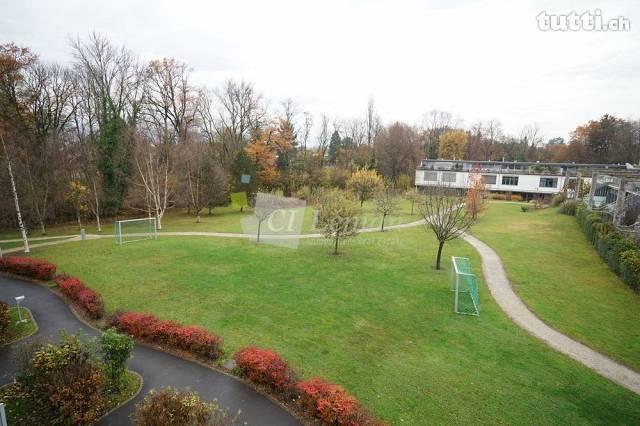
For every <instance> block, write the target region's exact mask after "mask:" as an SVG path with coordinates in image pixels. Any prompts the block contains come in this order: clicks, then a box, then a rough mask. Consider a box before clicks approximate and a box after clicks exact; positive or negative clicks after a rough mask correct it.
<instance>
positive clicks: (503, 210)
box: [472, 202, 640, 371]
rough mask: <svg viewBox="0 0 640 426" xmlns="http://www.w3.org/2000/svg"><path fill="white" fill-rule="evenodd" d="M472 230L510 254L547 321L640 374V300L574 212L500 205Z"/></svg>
mask: <svg viewBox="0 0 640 426" xmlns="http://www.w3.org/2000/svg"><path fill="white" fill-rule="evenodd" d="M472 232H473V234H475V235H476V236H477V237H478V238H480V239H481V240H483V241H485V242H486V243H487V244H489V245H490V246H491V247H493V248H494V249H495V250H496V252H497V253H498V254H499V255H500V257H502V260H503V261H504V264H505V268H506V270H507V273H508V275H509V279H510V280H511V282H512V283H513V285H514V287H515V290H516V291H517V293H518V294H519V295H520V296H521V297H522V299H523V300H524V301H525V303H526V304H527V305H528V306H529V307H530V308H531V309H532V310H533V311H534V312H535V313H536V314H537V315H538V316H540V318H542V319H543V320H544V321H545V322H547V323H548V324H550V325H551V326H553V327H555V328H557V329H558V330H560V331H562V332H564V333H566V334H568V335H570V336H572V337H574V338H576V339H578V340H580V341H581V342H583V343H585V344H587V345H588V346H590V347H592V348H594V349H596V350H598V351H601V352H603V353H605V354H607V355H609V356H611V357H612V358H615V359H617V360H619V361H621V362H623V363H625V364H627V365H628V366H630V367H632V368H635V369H636V370H638V371H640V327H638V320H639V319H640V297H638V295H636V294H634V293H633V291H632V290H631V289H630V288H629V287H627V286H626V285H624V283H623V282H622V281H621V280H620V279H619V278H618V277H617V276H616V275H615V274H614V273H612V272H611V271H609V269H608V267H607V265H606V264H605V263H604V262H603V261H602V259H601V258H600V257H599V256H598V254H597V253H596V251H595V250H594V248H593V247H592V246H591V245H590V244H589V243H588V242H587V240H586V238H585V237H584V234H583V233H582V231H581V230H580V228H579V227H578V225H577V223H576V220H575V218H574V217H571V216H566V215H562V214H559V213H558V210H557V209H551V208H549V209H544V210H533V209H531V210H530V211H529V212H527V213H522V212H521V210H520V206H519V205H518V204H515V203H499V202H495V203H491V204H490V208H489V209H488V211H486V212H485V213H483V215H482V216H481V218H480V222H479V223H478V224H477V225H476V226H475V227H474V228H473V230H472Z"/></svg>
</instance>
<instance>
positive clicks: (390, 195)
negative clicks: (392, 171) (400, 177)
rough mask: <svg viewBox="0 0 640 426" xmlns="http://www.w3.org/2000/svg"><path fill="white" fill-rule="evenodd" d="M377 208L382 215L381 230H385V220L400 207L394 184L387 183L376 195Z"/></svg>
mask: <svg viewBox="0 0 640 426" xmlns="http://www.w3.org/2000/svg"><path fill="white" fill-rule="evenodd" d="M375 200H376V210H377V211H378V213H380V214H381V215H382V224H381V225H380V232H384V220H385V219H386V218H387V216H388V215H390V214H391V213H393V212H394V211H395V210H396V208H397V207H398V193H397V191H396V189H395V188H394V187H393V186H392V185H389V184H387V185H385V187H384V188H382V189H381V190H379V191H378V192H377V193H376V195H375Z"/></svg>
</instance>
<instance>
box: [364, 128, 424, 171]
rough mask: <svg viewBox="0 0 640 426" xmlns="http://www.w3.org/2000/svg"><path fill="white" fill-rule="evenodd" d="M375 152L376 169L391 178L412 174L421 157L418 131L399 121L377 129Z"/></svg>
mask: <svg viewBox="0 0 640 426" xmlns="http://www.w3.org/2000/svg"><path fill="white" fill-rule="evenodd" d="M375 152H376V160H377V168H378V171H379V172H380V173H381V174H382V175H383V176H385V177H386V178H390V179H393V180H397V179H398V178H399V177H400V175H403V174H405V175H409V174H414V173H415V170H416V167H417V166H418V164H419V163H420V160H421V159H422V152H421V149H420V139H419V137H418V133H417V132H416V131H415V129H414V128H413V127H411V126H409V125H407V124H405V123H400V122H396V123H394V124H392V125H391V126H389V127H387V128H383V129H381V130H380V131H379V133H378V136H377V137H376V140H375Z"/></svg>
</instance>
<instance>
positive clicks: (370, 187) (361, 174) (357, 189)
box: [347, 169, 383, 207]
mask: <svg viewBox="0 0 640 426" xmlns="http://www.w3.org/2000/svg"><path fill="white" fill-rule="evenodd" d="M382 183H383V182H382V178H381V177H380V175H378V173H377V172H376V171H375V170H366V169H360V170H356V171H355V172H353V174H352V175H351V177H349V180H348V181H347V188H349V190H350V191H352V192H353V193H354V194H355V195H356V197H357V198H358V201H360V207H362V205H363V204H364V202H365V201H367V200H369V199H371V197H373V195H374V194H375V193H376V191H377V190H378V189H379V188H380V187H381V186H382Z"/></svg>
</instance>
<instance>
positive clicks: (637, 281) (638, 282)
mask: <svg viewBox="0 0 640 426" xmlns="http://www.w3.org/2000/svg"><path fill="white" fill-rule="evenodd" d="M620 270H621V271H622V280H623V281H624V282H625V284H627V285H628V286H629V287H631V288H632V289H633V290H635V291H636V292H637V293H640V249H631V250H627V251H625V252H623V253H622V254H621V255H620Z"/></svg>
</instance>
